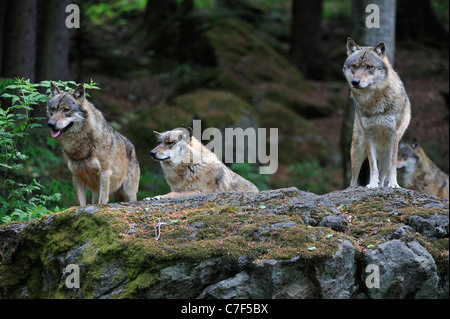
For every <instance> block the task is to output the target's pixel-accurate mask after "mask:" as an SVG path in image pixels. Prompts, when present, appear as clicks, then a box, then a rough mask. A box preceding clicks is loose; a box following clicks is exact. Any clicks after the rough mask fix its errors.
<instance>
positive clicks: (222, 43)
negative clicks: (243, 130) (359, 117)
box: [207, 18, 331, 117]
mask: <svg viewBox="0 0 450 319" xmlns="http://www.w3.org/2000/svg"><path fill="white" fill-rule="evenodd" d="M261 33H262V32H261V31H259V30H257V29H255V28H254V27H253V26H252V25H251V24H249V23H247V22H245V21H243V20H239V19H233V18H222V19H218V20H217V21H215V23H214V26H213V27H212V28H211V29H210V30H209V31H208V32H207V36H208V38H209V40H210V42H211V47H212V48H213V49H214V52H215V55H216V56H217V60H218V61H219V62H218V64H219V66H218V67H219V68H220V69H221V70H222V74H223V75H222V76H221V77H219V78H218V79H217V80H216V81H213V82H212V85H215V86H217V87H220V88H222V89H225V90H229V91H232V92H234V93H236V94H237V95H239V96H240V97H243V98H244V99H245V100H247V101H255V100H256V101H258V100H264V99H268V100H271V101H273V102H277V103H280V104H282V105H283V106H285V107H288V108H290V109H292V110H293V111H295V112H297V113H298V114H300V115H302V116H304V117H320V116H328V115H330V114H331V108H330V105H329V103H328V101H327V100H326V99H325V98H324V97H323V95H322V94H321V93H320V92H317V91H315V90H313V89H312V88H311V87H309V86H308V84H307V83H306V82H305V81H304V79H303V77H302V76H301V74H300V73H299V72H298V70H297V69H296V67H295V66H294V65H293V64H291V63H290V62H289V61H288V59H287V58H286V57H285V56H283V55H282V54H280V53H279V52H277V51H276V50H275V49H274V48H273V47H272V46H271V45H269V43H270V42H272V41H268V40H267V39H266V38H267V37H270V36H269V35H267V34H264V35H262V34H261Z"/></svg>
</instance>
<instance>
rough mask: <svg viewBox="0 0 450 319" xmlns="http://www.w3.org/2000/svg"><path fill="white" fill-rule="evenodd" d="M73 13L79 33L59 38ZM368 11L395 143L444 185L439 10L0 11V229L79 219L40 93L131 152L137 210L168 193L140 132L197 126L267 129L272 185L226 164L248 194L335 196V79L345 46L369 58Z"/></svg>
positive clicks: (275, 5)
mask: <svg viewBox="0 0 450 319" xmlns="http://www.w3.org/2000/svg"><path fill="white" fill-rule="evenodd" d="M72 3H73V4H76V5H77V6H78V8H79V14H80V27H79V28H67V26H66V20H67V18H68V16H69V15H70V13H71V11H70V10H69V11H68V12H66V7H67V6H68V5H70V4H72ZM371 3H374V4H379V5H380V8H382V10H381V11H382V12H381V15H384V14H386V12H391V13H392V12H394V13H395V14H394V15H393V17H394V18H393V19H391V20H390V21H389V22H383V25H381V28H382V29H383V30H386V31H385V32H386V33H385V34H386V39H382V40H384V41H386V42H387V43H388V48H387V50H388V52H390V53H393V54H392V56H393V57H394V58H393V61H392V62H393V64H394V68H395V70H396V71H397V72H398V73H399V75H400V77H401V78H402V80H403V82H404V84H405V88H406V91H407V93H408V95H409V98H410V100H411V105H412V120H411V124H410V126H409V129H408V130H407V132H406V134H405V137H404V139H405V140H406V141H407V142H411V140H412V139H413V138H414V137H415V138H417V139H418V140H419V142H420V144H421V146H422V147H423V148H424V150H425V151H426V153H427V154H428V156H429V157H430V158H431V159H432V160H433V161H434V162H435V163H436V164H437V165H438V166H439V167H440V168H441V169H443V170H444V171H445V172H446V173H448V169H449V168H448V166H449V157H448V156H449V155H448V144H449V127H448V124H449V118H448V114H449V106H448V105H449V104H448V103H449V102H448V94H449V92H448V91H449V69H448V63H449V62H448V59H449V54H448V52H449V51H448V49H449V41H448V32H449V31H448V30H449V1H448V0H398V1H394V0H380V1H366V0H339V1H337V0H335V1H332V0H314V1H301V0H195V1H194V0H148V1H147V0H134V1H133V0H116V1H113V0H103V1H93V0H78V1H74V0H14V1H12V0H7V1H2V2H0V96H2V97H1V98H0V103H1V109H0V110H1V113H0V125H1V127H0V147H1V150H0V223H2V222H8V221H12V220H30V219H33V218H37V217H39V216H42V215H43V214H46V213H48V212H52V211H58V210H61V209H63V208H66V207H69V206H72V205H76V204H77V202H76V196H75V191H74V189H73V186H72V182H71V174H70V171H69V170H68V168H67V166H66V165H65V163H64V161H63V157H62V154H61V148H60V146H59V144H58V143H57V141H55V139H52V138H51V136H50V130H49V129H48V128H47V127H46V119H45V117H46V114H45V106H46V97H47V89H48V85H49V80H53V81H64V84H65V85H67V86H68V87H71V88H72V89H73V88H74V87H75V83H86V84H87V92H88V94H89V99H90V101H91V102H92V103H93V104H94V105H95V106H96V107H97V108H98V109H100V110H101V111H102V112H103V114H104V116H105V118H106V119H107V121H108V122H109V123H110V124H111V125H112V126H113V128H114V129H116V130H118V131H119V132H121V133H122V134H123V135H125V136H127V137H128V138H129V139H130V140H131V141H132V142H133V144H134V145H135V147H136V150H137V155H138V159H139V162H140V166H141V180H140V187H139V193H138V200H141V199H143V198H144V197H149V196H154V195H158V194H163V193H166V192H168V191H169V187H168V185H167V183H166V182H165V179H164V176H163V174H162V171H161V168H160V166H159V164H158V163H156V162H155V161H153V160H151V159H150V156H149V151H150V150H151V149H152V148H153V147H154V146H155V143H156V138H155V137H154V135H153V133H152V132H153V130H156V131H164V130H168V129H172V128H175V127H182V126H190V125H191V124H192V121H193V120H196V119H200V120H202V129H205V128H208V127H217V128H219V129H221V130H222V131H223V130H224V129H225V128H227V127H242V128H243V129H245V128H248V127H253V128H257V127H261V128H278V132H279V140H278V141H279V143H278V147H279V150H278V162H279V165H278V169H277V171H276V172H275V173H274V174H270V175H264V174H259V172H258V164H257V163H256V164H252V163H242V164H239V163H234V164H231V168H232V169H233V170H235V171H237V172H238V173H239V174H241V175H243V176H244V177H245V178H247V179H249V180H251V181H253V182H254V183H255V184H256V185H257V186H258V187H259V189H260V190H264V189H275V188H281V187H289V186H296V187H297V188H299V189H300V190H304V191H311V192H314V193H316V194H324V193H327V192H330V191H333V190H336V189H342V188H346V187H348V184H349V183H348V179H349V170H348V162H349V148H350V140H351V125H352V124H351V119H352V105H351V103H350V102H349V88H348V85H347V83H346V81H345V79H344V78H343V75H342V65H343V63H344V60H345V58H346V49H345V43H346V39H347V37H349V36H351V37H352V38H353V39H354V40H355V41H356V42H357V43H359V44H361V45H375V44H376V43H365V40H367V41H368V39H371V38H370V35H371V32H372V30H370V29H367V28H364V27H361V25H362V24H363V22H361V21H365V19H366V18H367V16H368V15H369V14H370V13H368V12H366V11H365V8H366V7H367V5H368V4H371ZM383 21H384V20H383ZM382 35H383V33H382ZM388 38H389V39H388ZM391 43H392V44H395V47H394V48H392V45H391V47H389V44H391ZM18 78H20V79H22V80H20V81H18V80H17V79H18ZM8 87H9V88H8ZM96 88H100V89H96ZM400 182H401V179H400Z"/></svg>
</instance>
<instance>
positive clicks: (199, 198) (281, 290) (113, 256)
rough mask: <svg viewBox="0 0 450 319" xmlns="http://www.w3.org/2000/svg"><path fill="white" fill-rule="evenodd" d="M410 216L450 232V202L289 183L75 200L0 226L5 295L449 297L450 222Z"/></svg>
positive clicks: (0, 291) (0, 286) (0, 293)
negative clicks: (375, 273)
mask: <svg viewBox="0 0 450 319" xmlns="http://www.w3.org/2000/svg"><path fill="white" fill-rule="evenodd" d="M330 215H335V216H342V217H344V218H345V219H346V224H345V225H344V226H343V227H340V228H338V229H336V230H334V229H333V227H331V225H329V224H326V223H323V221H324V220H326V219H327V216H330ZM436 215H439V216H442V218H439V219H437V218H436ZM411 216H421V218H423V219H429V218H433V220H439V222H438V223H439V225H436V227H439V229H446V228H445V227H446V226H445V223H447V230H448V200H443V199H438V198H435V197H432V196H428V195H424V194H420V193H417V192H414V191H407V190H403V189H402V190H391V189H378V190H369V189H366V188H355V189H347V190H343V191H336V192H333V193H329V194H326V195H322V196H318V195H315V194H312V193H305V192H302V191H299V190H298V189H296V188H289V189H280V190H273V191H264V192H260V193H255V194H248V193H239V192H228V193H219V194H208V195H194V196H189V197H182V198H174V199H162V200H156V201H143V202H130V203H112V204H108V205H94V206H86V207H73V208H70V209H68V210H65V211H63V212H60V213H55V214H51V215H48V216H45V217H42V218H40V219H38V220H35V221H32V222H29V223H11V224H7V225H3V226H1V227H0V243H1V245H0V297H2V298H195V297H200V298H387V297H389V298H405V297H409V298H413V297H425V298H448V231H447V233H446V234H445V233H442V232H439V234H441V235H440V237H439V238H432V237H430V236H428V234H429V231H427V232H424V233H421V232H420V230H418V231H419V232H415V231H414V230H413V229H412V227H411V226H409V225H408V220H411V218H410V217H411ZM395 247H397V248H399V247H400V248H401V249H400V250H398V249H397V250H396V249H395ZM402 253H403V254H404V255H405V256H408V259H405V260H407V261H408V260H409V261H410V262H415V261H417V262H418V264H417V267H411V266H410V265H409V266H408V265H407V264H405V263H401V261H402V259H401V258H400V257H399V256H401V254H402ZM399 254H400V255H399ZM368 264H372V265H373V264H374V265H375V266H378V267H379V271H380V273H379V275H380V278H379V283H380V288H378V289H377V288H370V287H368V286H367V283H366V279H367V277H368V275H369V274H368V273H367V272H366V270H365V269H366V266H367V265H368ZM68 266H76V269H77V272H76V273H75V271H73V270H68V268H67V267H68ZM69 269H72V268H69ZM75 275H78V279H79V287H74V286H73V285H71V284H70V283H71V280H72V279H73V278H74V276H75ZM401 278H410V280H403V281H402V280H401ZM388 279H389V280H388ZM68 282H69V283H68ZM74 282H75V279H74ZM393 283H394V284H393Z"/></svg>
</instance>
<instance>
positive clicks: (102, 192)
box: [98, 170, 111, 204]
mask: <svg viewBox="0 0 450 319" xmlns="http://www.w3.org/2000/svg"><path fill="white" fill-rule="evenodd" d="M110 177H111V171H109V170H106V171H101V172H100V185H99V194H98V203H99V204H107V203H108V199H109V184H110Z"/></svg>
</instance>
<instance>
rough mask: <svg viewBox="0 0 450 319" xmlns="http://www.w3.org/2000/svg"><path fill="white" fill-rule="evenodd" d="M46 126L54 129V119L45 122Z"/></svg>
mask: <svg viewBox="0 0 450 319" xmlns="http://www.w3.org/2000/svg"><path fill="white" fill-rule="evenodd" d="M47 125H48V127H50V128H51V129H54V128H55V126H56V122H55V121H48V123H47Z"/></svg>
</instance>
